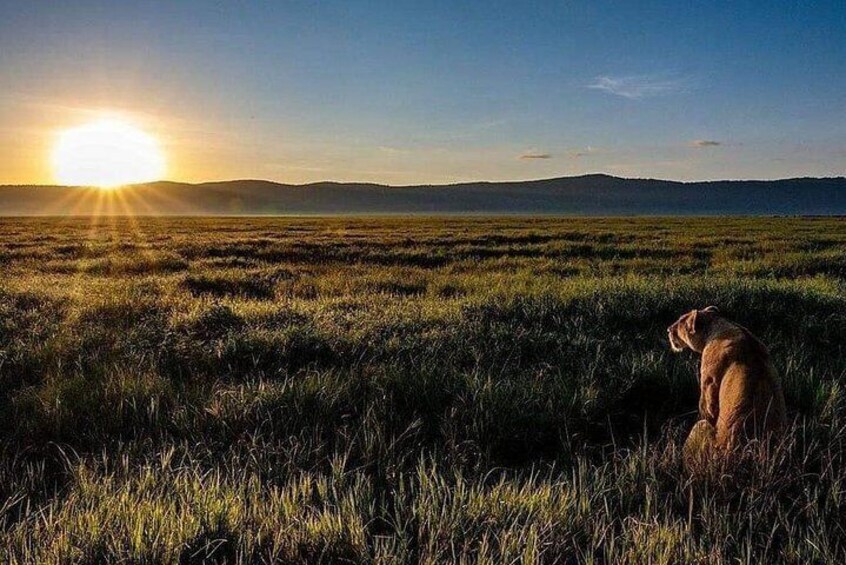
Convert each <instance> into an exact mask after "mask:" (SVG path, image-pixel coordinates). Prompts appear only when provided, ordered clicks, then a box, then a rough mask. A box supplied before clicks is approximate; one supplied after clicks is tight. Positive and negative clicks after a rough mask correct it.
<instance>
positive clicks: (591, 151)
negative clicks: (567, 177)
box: [570, 145, 599, 159]
mask: <svg viewBox="0 0 846 565" xmlns="http://www.w3.org/2000/svg"><path fill="white" fill-rule="evenodd" d="M598 152H599V149H597V148H596V147H592V146H590V145H588V146H587V147H585V148H584V149H580V150H578V151H573V152H572V153H570V156H571V157H573V158H574V159H581V158H582V157H589V156H591V155H596V154H597V153H598Z"/></svg>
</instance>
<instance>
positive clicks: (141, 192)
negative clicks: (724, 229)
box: [0, 174, 846, 216]
mask: <svg viewBox="0 0 846 565" xmlns="http://www.w3.org/2000/svg"><path fill="white" fill-rule="evenodd" d="M95 213H101V214H102V213H105V214H128V213H131V214H160V215H240V214H249V215H263V214H266V215H287V214H561V215H603V216H615V215H722V214H732V215H842V214H846V178H844V177H836V178H795V179H785V180H773V181H713V182H674V181H664V180H652V179H624V178H617V177H612V176H608V175H602V174H595V175H584V176H576V177H562V178H554V179H547V180H533V181H515V182H471V183H464V184H452V185H435V186H432V185H420V186H398V187H391V186H384V185H378V184H361V183H335V182H320V183H314V184H304V185H289V184H279V183H275V182H269V181H259V180H235V181H226V182H208V183H201V184H185V183H174V182H155V183H149V184H139V185H133V186H128V187H124V188H121V189H119V190H117V191H113V192H112V191H102V190H98V189H93V188H75V187H60V186H0V215H3V216H19V215H71V214H75V215H89V214H95Z"/></svg>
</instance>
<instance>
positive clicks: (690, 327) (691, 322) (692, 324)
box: [684, 310, 699, 334]
mask: <svg viewBox="0 0 846 565" xmlns="http://www.w3.org/2000/svg"><path fill="white" fill-rule="evenodd" d="M697 314H699V312H698V311H697V310H691V311H690V312H688V314H687V317H686V318H685V320H684V328H685V329H686V330H687V333H688V334H695V333H696V315H697Z"/></svg>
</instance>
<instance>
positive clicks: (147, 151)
mask: <svg viewBox="0 0 846 565" xmlns="http://www.w3.org/2000/svg"><path fill="white" fill-rule="evenodd" d="M52 162H53V174H54V175H55V177H56V180H57V181H58V182H59V183H61V184H67V185H75V186H98V187H100V188H114V187H117V186H121V185H124V184H134V183H141V182H150V181H154V180H160V179H162V178H163V177H164V174H165V159H164V154H163V153H162V150H161V148H160V146H159V143H158V141H157V140H156V138H154V137H153V136H151V135H149V134H148V133H145V132H144V131H142V130H140V129H138V128H136V127H135V126H132V125H130V124H128V123H126V122H122V121H120V120H115V119H102V120H98V121H96V122H91V123H89V124H85V125H82V126H79V127H75V128H71V129H68V130H65V131H63V132H61V133H60V134H59V136H58V139H57V140H56V144H55V146H54V147H53V155H52Z"/></svg>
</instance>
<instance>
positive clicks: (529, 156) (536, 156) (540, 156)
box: [518, 153, 552, 160]
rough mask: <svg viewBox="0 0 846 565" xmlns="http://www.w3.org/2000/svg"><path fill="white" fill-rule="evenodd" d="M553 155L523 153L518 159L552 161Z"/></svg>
mask: <svg viewBox="0 0 846 565" xmlns="http://www.w3.org/2000/svg"><path fill="white" fill-rule="evenodd" d="M551 158H552V155H550V154H549V153H523V154H522V155H520V157H518V159H523V160H529V159H551Z"/></svg>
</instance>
